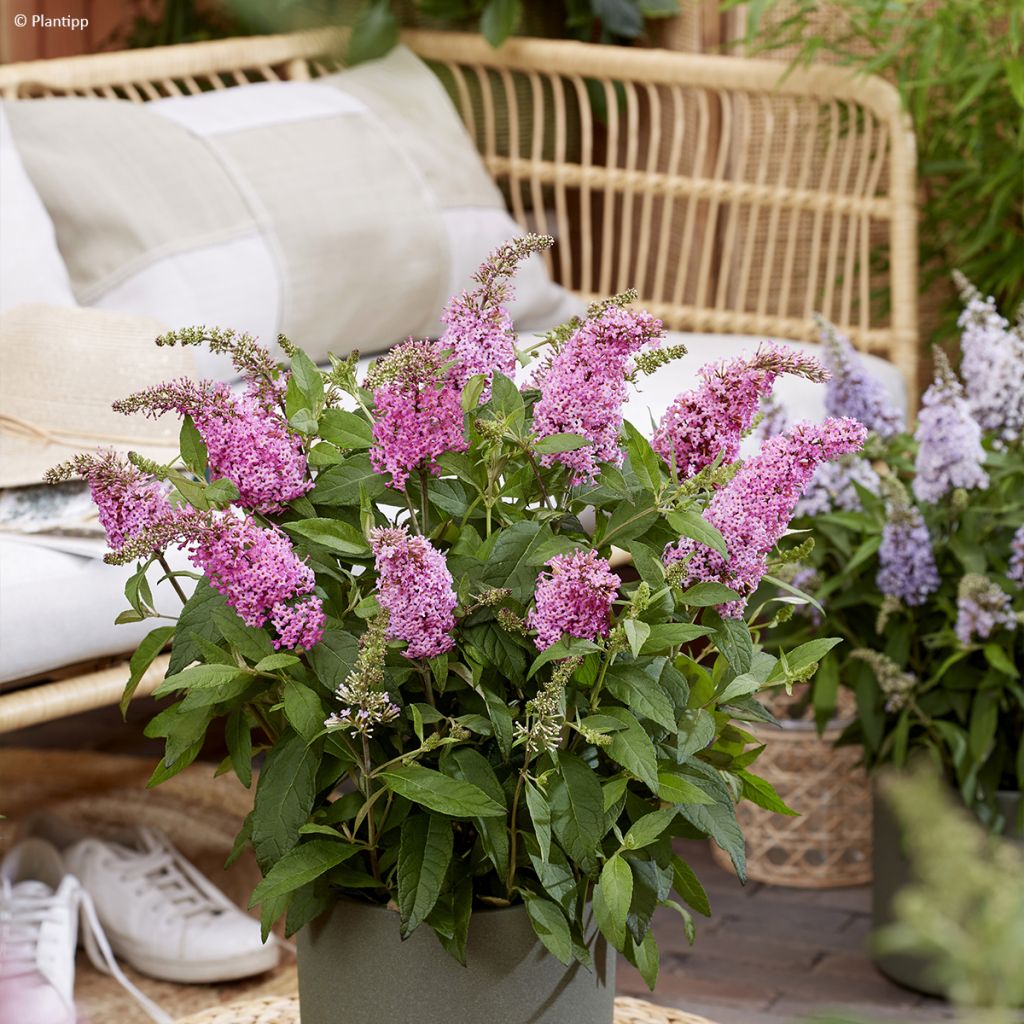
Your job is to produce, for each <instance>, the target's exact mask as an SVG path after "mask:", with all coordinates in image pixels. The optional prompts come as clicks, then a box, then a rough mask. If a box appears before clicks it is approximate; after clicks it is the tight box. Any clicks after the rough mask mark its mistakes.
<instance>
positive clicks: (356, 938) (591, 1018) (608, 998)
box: [298, 900, 615, 1024]
mask: <svg viewBox="0 0 1024 1024" xmlns="http://www.w3.org/2000/svg"><path fill="white" fill-rule="evenodd" d="M298 946H299V1005H300V1008H301V1014H302V1024H385V1022H387V1024H407V1022H412V1021H415V1022H416V1024H612V1018H613V1015H614V1006H613V1003H614V998H615V957H614V951H613V950H610V949H609V947H608V945H607V944H606V943H605V941H604V940H603V939H602V938H601V937H600V936H597V937H596V939H595V941H594V942H593V943H592V944H591V951H592V952H593V954H594V962H595V965H596V967H595V970H593V971H590V970H587V969H586V968H585V967H580V966H579V965H578V964H576V965H573V966H572V967H570V968H568V969H567V968H566V967H564V966H563V965H562V964H561V963H559V962H558V961H557V960H556V959H555V958H554V957H553V956H551V955H550V954H549V953H548V952H547V951H546V950H545V949H544V947H543V946H542V945H541V944H540V943H539V942H538V941H537V937H536V935H535V934H534V932H533V928H532V927H531V925H530V921H529V919H528V918H527V916H526V911H525V910H524V909H523V908H522V907H521V906H517V907H511V908H508V909H503V910H480V911H476V912H475V913H474V914H473V917H472V920H471V921H470V926H469V941H468V943H467V946H466V961H467V964H468V966H467V967H463V966H461V965H460V964H459V963H457V962H456V961H455V960H454V959H452V957H451V956H449V955H448V953H447V952H445V950H444V949H442V947H441V944H440V943H439V942H438V941H437V938H436V936H435V935H434V934H433V932H432V931H431V930H430V929H429V928H428V927H427V926H426V925H424V926H422V927H420V928H418V929H417V930H416V931H415V932H413V934H412V935H411V936H410V937H409V938H408V939H407V940H406V941H405V942H402V941H401V940H400V938H399V934H398V915H397V914H396V913H395V912H394V911H391V910H387V909H385V908H383V907H375V906H372V905H370V904H367V903H358V902H356V901H353V900H341V901H339V902H338V903H337V904H335V906H334V907H333V908H332V909H331V910H330V911H328V913H326V914H324V915H323V916H322V917H321V918H319V919H318V920H316V921H314V922H313V923H312V924H311V925H309V926H308V927H307V928H304V929H303V930H302V931H301V932H300V933H299V940H298Z"/></svg>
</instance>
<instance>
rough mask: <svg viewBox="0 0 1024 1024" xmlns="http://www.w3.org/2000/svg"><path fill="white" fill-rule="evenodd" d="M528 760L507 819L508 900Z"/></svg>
mask: <svg viewBox="0 0 1024 1024" xmlns="http://www.w3.org/2000/svg"><path fill="white" fill-rule="evenodd" d="M529 764H530V762H529V759H527V761H526V762H525V763H524V764H523V770H522V771H521V772H520V773H519V781H518V782H517V783H516V791H515V794H514V796H513V797H512V817H511V818H510V819H509V845H508V881H507V882H506V885H505V888H506V889H507V891H508V898H509V899H511V898H512V887H513V885H514V884H515V880H516V856H517V854H518V851H517V849H516V847H517V843H518V838H519V833H518V832H517V831H516V817H517V816H518V814H519V798H520V796H521V795H522V792H523V786H524V785H525V784H526V769H527V768H528V767H529Z"/></svg>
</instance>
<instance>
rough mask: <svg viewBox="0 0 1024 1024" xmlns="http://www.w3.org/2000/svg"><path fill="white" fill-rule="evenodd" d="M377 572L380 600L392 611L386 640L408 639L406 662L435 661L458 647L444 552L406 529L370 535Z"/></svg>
mask: <svg viewBox="0 0 1024 1024" xmlns="http://www.w3.org/2000/svg"><path fill="white" fill-rule="evenodd" d="M370 540H371V541H372V543H373V552H374V555H375V556H376V569H377V573H378V581H377V591H378V592H377V600H378V601H379V602H380V606H381V607H382V608H384V609H385V610H386V611H387V612H388V627H387V631H388V632H387V635H388V636H389V637H390V638H391V639H392V640H404V641H405V642H406V644H407V645H408V646H407V647H406V649H405V655H406V657H407V658H433V657H435V656H436V655H438V654H444V653H445V652H446V651H450V650H451V649H452V648H453V647H454V646H455V641H454V640H453V639H452V630H453V629H454V628H455V608H456V606H457V605H458V598H457V597H456V595H455V589H454V584H453V580H452V574H451V573H450V572H449V571H448V565H447V563H446V562H445V557H444V555H443V554H442V552H440V551H438V550H437V548H435V547H434V546H433V545H432V544H431V543H430V541H429V540H427V539H426V538H425V537H420V536H413V537H410V536H409V532H408V530H407V529H406V528H405V527H404V526H398V527H388V528H385V529H377V530H374V531H373V532H372V533H371V535H370Z"/></svg>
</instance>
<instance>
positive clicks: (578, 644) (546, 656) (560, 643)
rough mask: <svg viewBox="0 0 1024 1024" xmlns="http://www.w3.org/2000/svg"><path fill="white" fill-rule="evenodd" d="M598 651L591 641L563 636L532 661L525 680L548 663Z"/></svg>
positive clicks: (598, 648)
mask: <svg viewBox="0 0 1024 1024" xmlns="http://www.w3.org/2000/svg"><path fill="white" fill-rule="evenodd" d="M600 649H601V648H600V647H598V646H597V644H595V643H594V642H593V641H592V640H578V639H577V638H576V637H571V636H563V637H562V638H561V639H560V640H556V641H555V642H554V643H553V644H552V645H551V646H550V647H548V648H546V649H545V650H543V651H541V652H540V654H538V655H537V657H536V658H534V659H533V662H532V663H531V665H530V671H529V672H527V673H526V678H527V679H532V678H533V677H534V676H535V675H536V674H537V672H538V671H539V670H540V669H542V668H543V667H544V666H545V665H547V664H548V662H550V661H561V660H562V659H563V658H574V657H576V656H577V655H584V654H593V652H594V651H599V650H600Z"/></svg>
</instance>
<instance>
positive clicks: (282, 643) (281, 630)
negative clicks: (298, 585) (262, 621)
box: [270, 596, 325, 651]
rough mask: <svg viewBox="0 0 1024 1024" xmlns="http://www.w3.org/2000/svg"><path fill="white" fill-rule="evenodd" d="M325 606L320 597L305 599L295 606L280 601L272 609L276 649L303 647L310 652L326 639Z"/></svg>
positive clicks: (271, 618) (271, 616) (271, 620)
mask: <svg viewBox="0 0 1024 1024" xmlns="http://www.w3.org/2000/svg"><path fill="white" fill-rule="evenodd" d="M324 621H325V620H324V604H323V601H321V600H320V598H319V597H316V596H309V597H304V598H302V599H301V600H300V601H296V602H295V603H294V604H285V603H284V602H283V601H278V602H277V604H275V605H274V607H273V608H271V609H270V622H271V625H273V627H274V629H276V630H277V639H276V640H275V641H274V648H275V649H276V650H280V649H281V648H282V647H302V648H303V649H305V650H307V651H308V650H309V649H310V648H311V647H315V646H316V645H317V644H318V643H320V641H321V640H322V639H323V638H324Z"/></svg>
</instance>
